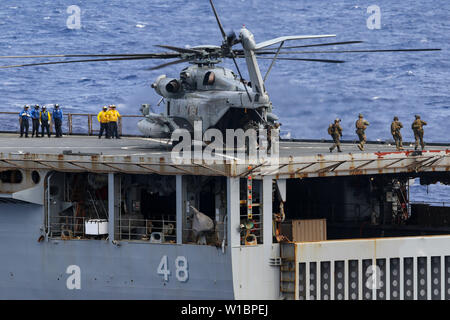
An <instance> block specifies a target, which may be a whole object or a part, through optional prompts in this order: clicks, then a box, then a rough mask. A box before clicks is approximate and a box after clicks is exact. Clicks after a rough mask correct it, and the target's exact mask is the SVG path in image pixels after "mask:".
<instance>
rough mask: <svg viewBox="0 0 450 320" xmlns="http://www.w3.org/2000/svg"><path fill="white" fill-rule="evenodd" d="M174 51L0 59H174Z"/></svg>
mask: <svg viewBox="0 0 450 320" xmlns="http://www.w3.org/2000/svg"><path fill="white" fill-rule="evenodd" d="M173 55H174V53H172V52H163V53H125V54H49V55H29V56H0V59H22V58H24V59H29V58H33V59H34V58H83V57H86V58H88V57H92V58H101V57H155V58H161V59H172V58H173Z"/></svg>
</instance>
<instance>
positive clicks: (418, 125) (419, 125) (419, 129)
mask: <svg viewBox="0 0 450 320" xmlns="http://www.w3.org/2000/svg"><path fill="white" fill-rule="evenodd" d="M426 125H427V123H426V122H425V121H423V120H421V119H420V116H419V115H417V114H416V120H414V122H413V123H412V125H411V128H412V130H413V132H414V138H415V139H416V146H415V150H417V148H419V142H420V146H421V147H422V150H423V149H425V143H424V142H423V126H426Z"/></svg>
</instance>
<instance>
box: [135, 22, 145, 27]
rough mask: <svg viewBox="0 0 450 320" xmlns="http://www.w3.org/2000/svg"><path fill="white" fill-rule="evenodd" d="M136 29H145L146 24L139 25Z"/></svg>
mask: <svg viewBox="0 0 450 320" xmlns="http://www.w3.org/2000/svg"><path fill="white" fill-rule="evenodd" d="M136 28H145V24H140V23H138V24H137V25H136Z"/></svg>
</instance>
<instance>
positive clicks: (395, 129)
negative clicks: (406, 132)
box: [391, 116, 403, 150]
mask: <svg viewBox="0 0 450 320" xmlns="http://www.w3.org/2000/svg"><path fill="white" fill-rule="evenodd" d="M402 128H403V124H402V123H401V122H400V121H398V117H397V116H395V117H394V121H392V123H391V134H392V137H393V138H394V141H395V147H396V148H397V150H402V149H403V141H402V134H401V132H400V130H401V129H402Z"/></svg>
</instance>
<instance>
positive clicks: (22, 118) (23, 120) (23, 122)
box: [19, 105, 31, 138]
mask: <svg viewBox="0 0 450 320" xmlns="http://www.w3.org/2000/svg"><path fill="white" fill-rule="evenodd" d="M28 109H29V106H27V105H26V106H24V107H23V110H22V111H21V112H20V113H19V122H20V137H21V138H22V137H23V135H24V134H25V138H28V129H29V127H30V123H29V122H28V121H29V119H30V118H31V114H30V111H29V110H28Z"/></svg>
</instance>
